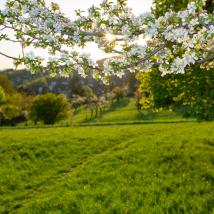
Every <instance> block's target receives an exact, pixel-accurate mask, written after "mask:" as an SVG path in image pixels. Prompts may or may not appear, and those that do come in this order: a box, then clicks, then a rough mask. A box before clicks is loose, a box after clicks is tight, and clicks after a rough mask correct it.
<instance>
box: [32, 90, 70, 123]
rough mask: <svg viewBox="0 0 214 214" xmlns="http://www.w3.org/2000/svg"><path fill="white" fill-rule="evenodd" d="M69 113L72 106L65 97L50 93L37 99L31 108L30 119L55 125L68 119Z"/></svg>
mask: <svg viewBox="0 0 214 214" xmlns="http://www.w3.org/2000/svg"><path fill="white" fill-rule="evenodd" d="M69 111H70V106H69V103H68V101H67V99H66V98H65V96H64V95H55V94H52V93H48V94H45V95H38V96H36V97H35V99H34V100H33V102H32V105H31V107H30V112H29V117H30V119H32V120H33V121H34V122H38V121H43V122H44V124H54V123H55V122H56V121H59V120H61V119H64V118H66V117H68V115H69Z"/></svg>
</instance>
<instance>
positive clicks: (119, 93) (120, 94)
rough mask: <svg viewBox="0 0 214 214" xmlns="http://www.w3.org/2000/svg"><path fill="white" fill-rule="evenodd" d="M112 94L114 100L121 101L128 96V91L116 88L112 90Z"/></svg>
mask: <svg viewBox="0 0 214 214" xmlns="http://www.w3.org/2000/svg"><path fill="white" fill-rule="evenodd" d="M111 93H112V95H113V99H116V100H117V101H120V100H121V99H122V98H124V97H125V96H126V94H127V89H126V88H121V87H115V88H113V89H112V91H111Z"/></svg>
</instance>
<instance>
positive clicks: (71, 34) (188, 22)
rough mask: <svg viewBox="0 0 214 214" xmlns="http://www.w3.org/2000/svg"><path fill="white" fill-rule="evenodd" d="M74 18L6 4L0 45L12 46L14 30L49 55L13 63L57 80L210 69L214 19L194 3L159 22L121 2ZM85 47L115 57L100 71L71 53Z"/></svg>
mask: <svg viewBox="0 0 214 214" xmlns="http://www.w3.org/2000/svg"><path fill="white" fill-rule="evenodd" d="M76 16H77V18H76V19H75V20H70V19H69V18H67V17H66V16H65V15H64V14H63V13H62V12H61V11H60V8H59V6H58V5H57V4H55V3H52V4H51V6H50V7H47V6H46V4H45V2H44V1H43V0H7V3H6V7H5V9H4V10H2V11H0V26H1V29H0V40H8V41H12V42H14V41H13V39H11V38H10V35H8V34H7V33H6V32H7V31H5V30H7V29H12V30H13V32H14V36H15V38H16V40H17V41H16V42H20V43H21V45H22V47H28V46H34V47H35V48H46V49H47V50H48V52H49V53H50V54H51V55H53V57H51V58H50V59H49V60H48V62H47V63H46V64H44V62H43V61H44V60H43V59H42V58H41V57H38V56H35V55H34V54H32V53H29V54H23V56H20V58H18V59H15V61H16V64H17V65H18V64H19V63H24V64H28V65H29V66H30V67H31V69H33V70H34V71H36V70H38V68H39V69H41V68H44V67H46V69H48V70H51V71H52V73H53V74H54V73H59V74H61V75H68V74H69V73H70V72H72V71H73V70H78V71H79V73H80V74H81V75H82V76H85V75H87V72H88V71H89V70H93V71H94V76H95V77H98V78H103V79H104V80H106V79H107V78H108V77H109V76H111V75H117V76H121V75H123V74H124V72H125V71H126V70H130V71H135V70H148V69H149V68H151V67H152V66H153V65H157V66H159V69H160V71H162V73H163V75H164V74H166V73H171V72H179V73H183V72H185V69H186V68H187V67H188V66H191V65H192V64H195V63H202V66H204V65H206V66H205V67H206V68H210V66H213V63H212V61H213V59H214V51H213V49H214V42H213V40H214V23H213V20H214V18H213V15H211V14H207V13H206V11H203V10H202V9H201V8H200V5H199V4H197V2H191V3H190V4H189V5H188V7H187V8H186V9H185V10H183V11H180V12H178V13H175V12H173V11H169V12H167V13H166V14H165V15H164V16H161V17H159V18H158V19H157V18H155V16H154V15H153V14H152V13H145V14H141V15H139V16H135V15H134V14H133V13H132V11H131V9H130V8H128V7H127V4H126V1H125V0H123V1H121V0H117V1H116V3H112V2H111V1H108V0H104V1H103V2H102V3H101V4H100V6H99V7H95V6H92V7H91V8H89V9H88V11H87V13H83V12H82V11H80V10H77V11H76ZM106 35H114V36H112V37H110V36H108V37H107V36H106ZM106 38H111V39H109V41H107V39H106ZM145 41H147V42H145ZM87 42H95V43H97V44H98V47H100V48H101V49H102V50H103V51H105V52H106V53H115V54H116V57H114V58H110V59H105V60H104V63H103V65H102V66H100V67H99V66H98V65H97V64H96V62H94V61H93V60H92V59H91V57H90V56H89V55H88V54H80V53H78V52H76V51H75V47H84V46H85V45H86V43H87ZM142 43H143V45H142ZM68 49H69V50H68Z"/></svg>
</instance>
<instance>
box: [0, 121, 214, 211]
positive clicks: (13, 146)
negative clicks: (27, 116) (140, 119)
mask: <svg viewBox="0 0 214 214" xmlns="http://www.w3.org/2000/svg"><path fill="white" fill-rule="evenodd" d="M213 205H214V123H213V122H210V123H183V124H147V125H125V126H102V127H69V128H35V129H34V128H32V129H0V213H38V214H39V213H147V214H148V213H194V214H195V213H212V212H214V206H213Z"/></svg>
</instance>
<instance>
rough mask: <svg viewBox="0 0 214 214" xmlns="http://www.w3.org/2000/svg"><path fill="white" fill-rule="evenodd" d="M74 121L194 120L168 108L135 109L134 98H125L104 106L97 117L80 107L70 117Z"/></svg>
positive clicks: (98, 122) (147, 121)
mask: <svg viewBox="0 0 214 214" xmlns="http://www.w3.org/2000/svg"><path fill="white" fill-rule="evenodd" d="M71 121H72V123H73V124H75V123H93V124H94V123H95V124H121V123H125V124H127V123H128V124H130V123H151V122H187V121H189V122H190V121H195V119H193V118H188V119H187V118H184V117H183V116H182V114H181V112H180V111H179V110H178V111H170V110H164V109H163V110H161V111H156V112H155V111H153V110H137V108H136V106H135V100H134V99H132V98H125V99H123V100H121V101H118V102H114V103H112V104H111V105H109V107H107V108H106V110H105V112H104V113H102V114H101V115H100V116H98V117H92V118H91V117H90V111H89V110H87V109H81V110H80V111H78V113H76V114H74V115H73V116H72V118H71Z"/></svg>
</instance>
